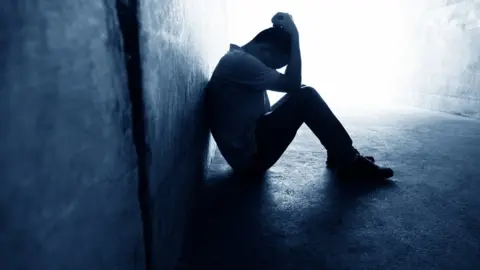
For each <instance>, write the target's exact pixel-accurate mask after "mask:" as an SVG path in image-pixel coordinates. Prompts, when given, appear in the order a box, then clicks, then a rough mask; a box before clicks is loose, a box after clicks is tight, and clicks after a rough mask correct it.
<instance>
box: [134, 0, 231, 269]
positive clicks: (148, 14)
mask: <svg viewBox="0 0 480 270" xmlns="http://www.w3.org/2000/svg"><path fill="white" fill-rule="evenodd" d="M139 21H140V44H141V45H140V55H141V60H142V61H141V62H142V71H143V75H142V76H143V88H144V96H143V99H144V105H145V119H146V127H145V128H146V129H145V130H146V134H145V138H146V145H147V147H146V148H147V152H148V153H147V156H148V158H147V161H146V163H147V176H148V181H149V182H148V205H149V215H150V216H149V219H150V220H151V228H149V229H148V230H149V232H148V234H150V235H151V239H152V240H153V242H152V243H150V245H151V249H150V251H151V265H152V268H153V269H171V268H172V267H173V264H174V263H175V261H176V258H178V256H179V255H180V250H181V243H182V240H183V233H184V228H185V223H186V221H187V218H188V216H189V213H190V210H191V206H192V203H193V200H194V198H195V194H196V191H197V189H198V186H199V185H200V184H201V182H202V177H203V175H204V171H205V168H206V164H207V163H208V162H206V161H208V160H207V159H208V157H209V156H211V152H212V149H214V144H209V142H210V141H212V142H213V140H210V137H209V132H208V129H207V125H206V122H205V118H204V113H203V94H204V91H203V90H204V87H205V85H206V83H207V81H208V79H209V78H210V75H211V73H212V72H213V68H214V67H215V65H216V63H217V62H218V60H219V59H220V57H221V56H222V55H223V54H224V53H225V52H226V50H227V49H228V41H227V28H226V6H225V1H224V0H208V1H191V0H181V1H179V0H143V1H140V6H139ZM209 152H210V154H209ZM166 217H168V218H166Z"/></svg>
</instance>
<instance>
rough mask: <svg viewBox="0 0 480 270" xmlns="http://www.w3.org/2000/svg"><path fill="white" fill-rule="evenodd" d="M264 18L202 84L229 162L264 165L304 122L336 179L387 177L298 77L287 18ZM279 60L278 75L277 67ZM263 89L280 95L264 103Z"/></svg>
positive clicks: (249, 168) (238, 166) (246, 167)
mask: <svg viewBox="0 0 480 270" xmlns="http://www.w3.org/2000/svg"><path fill="white" fill-rule="evenodd" d="M272 23H273V27H271V28H269V29H266V30H264V31H262V32H260V33H259V34H258V35H257V36H256V37H255V38H254V39H253V40H252V41H250V42H249V43H248V44H246V45H244V46H242V47H239V46H236V45H233V44H232V45H231V46H230V50H229V51H228V52H227V53H226V54H225V55H224V56H223V57H222V58H221V60H220V61H219V63H218V65H217V66H216V68H215V71H214V72H213V75H212V78H211V80H210V82H209V85H208V88H207V111H208V116H209V119H210V129H211V131H212V134H213V137H214V139H215V141H216V142H217V145H218V148H219V150H220V152H221V153H222V155H223V156H224V158H225V159H226V161H227V162H228V163H229V165H230V166H231V167H232V168H233V169H234V170H235V171H240V172H265V171H266V170H268V169H269V168H270V167H271V166H272V165H274V164H275V163H276V162H277V160H278V159H279V158H280V156H281V155H282V154H283V153H284V151H285V150H286V149H287V147H288V145H289V144H290V143H291V142H292V140H293V139H294V137H295V135H296V132H297V130H298V129H299V128H300V126H301V125H302V124H303V123H306V124H307V126H308V127H309V128H310V129H311V130H312V131H313V133H314V134H315V135H316V137H317V138H318V139H319V140H320V142H321V143H322V145H323V146H324V147H325V148H326V149H327V153H328V158H327V166H328V167H329V168H331V169H333V170H334V171H335V172H336V173H337V175H338V176H339V177H340V178H351V177H361V178H369V179H382V180H383V179H387V178H389V177H391V176H393V170H392V169H390V168H383V167H379V166H377V165H376V164H375V163H374V160H373V158H372V157H364V156H362V155H360V154H359V153H358V151H357V150H356V149H355V148H354V147H353V145H352V140H351V138H350V136H349V135H348V133H347V131H346V130H345V129H344V127H343V126H342V124H341V123H340V122H339V121H338V119H337V118H336V117H335V115H334V114H333V113H332V111H331V110H330V108H329V107H328V106H327V104H326V103H325V101H324V100H323V99H322V98H321V97H320V95H319V94H318V92H317V91H316V90H315V89H313V88H312V87H308V86H304V85H302V84H301V81H302V76H301V69H302V68H301V67H302V65H301V56H300V46H299V34H298V31H297V27H296V26H295V24H294V22H293V19H292V17H291V16H290V15H289V14H287V13H277V14H276V15H275V16H273V18H272ZM285 65H287V68H286V71H285V74H282V73H279V72H277V69H279V68H282V67H284V66H285ZM267 89H268V90H272V91H278V92H285V93H286V95H285V96H284V97H283V98H282V99H280V100H279V101H278V102H277V103H276V104H274V106H272V107H270V103H269V100H268V97H267V93H266V90H267Z"/></svg>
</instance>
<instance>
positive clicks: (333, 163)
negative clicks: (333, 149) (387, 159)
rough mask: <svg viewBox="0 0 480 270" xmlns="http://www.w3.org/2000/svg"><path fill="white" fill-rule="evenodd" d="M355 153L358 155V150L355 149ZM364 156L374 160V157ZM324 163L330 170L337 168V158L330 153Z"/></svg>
mask: <svg viewBox="0 0 480 270" xmlns="http://www.w3.org/2000/svg"><path fill="white" fill-rule="evenodd" d="M356 153H357V154H358V155H360V154H359V153H358V151H356ZM365 158H366V159H368V160H370V161H371V162H375V158H374V157H372V156H365ZM325 164H326V165H327V168H328V169H331V170H334V169H337V168H338V166H339V162H338V160H337V159H335V158H334V157H333V156H331V155H327V161H326V162H325Z"/></svg>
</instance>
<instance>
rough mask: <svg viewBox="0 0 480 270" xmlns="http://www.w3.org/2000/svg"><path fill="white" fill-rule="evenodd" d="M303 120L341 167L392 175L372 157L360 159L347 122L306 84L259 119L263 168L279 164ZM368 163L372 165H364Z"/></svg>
mask: <svg viewBox="0 0 480 270" xmlns="http://www.w3.org/2000/svg"><path fill="white" fill-rule="evenodd" d="M303 123H306V124H307V126H308V127H309V128H310V129H311V130H312V132H313V133H314V134H315V135H316V136H317V138H318V139H319V140H320V142H321V143H322V145H323V146H324V147H325V148H326V149H327V152H328V153H329V155H333V156H332V158H334V159H335V160H336V161H337V162H336V163H337V165H338V167H339V169H340V171H346V170H343V168H346V169H347V168H348V170H349V171H350V170H353V171H354V172H355V173H362V172H361V171H366V172H367V174H374V175H375V174H376V173H377V174H378V173H379V174H380V176H381V177H390V176H391V175H390V171H391V170H389V169H388V170H389V171H388V172H386V171H382V169H383V168H380V167H378V166H376V165H375V164H373V163H372V162H371V160H369V159H368V158H364V157H361V156H360V159H361V160H358V159H359V158H358V157H359V154H358V152H357V151H356V150H355V148H354V147H353V145H352V139H351V138H350V136H349V135H348V133H347V131H346V130H345V128H344V127H343V125H342V124H341V123H340V121H339V120H338V119H337V118H336V116H335V115H334V114H333V112H332V111H331V110H330V108H329V107H328V105H327V104H326V103H325V101H324V100H323V99H322V98H321V96H320V95H319V94H318V92H317V91H316V90H315V89H313V88H311V87H306V86H304V87H302V88H301V89H299V90H297V91H292V92H291V93H288V94H286V95H285V96H284V97H283V98H282V99H281V100H280V101H278V102H277V103H276V104H274V106H273V107H272V111H271V112H269V113H267V114H266V115H264V116H262V117H260V119H259V120H258V123H257V132H256V136H257V145H258V150H259V152H258V159H259V160H261V164H262V168H264V169H268V168H269V167H271V166H272V165H273V164H275V162H276V161H277V160H278V159H279V158H280V156H281V155H282V154H283V153H284V151H285V150H286V148H287V147H288V145H289V144H290V143H291V141H292V140H293V138H294V137H295V135H296V132H297V130H298V128H299V127H300V126H301V125H302V124H303ZM357 161H359V162H357ZM356 163H361V164H356ZM352 165H355V166H352ZM357 165H360V168H357V167H358V166H357ZM365 166H366V167H368V168H364V167H365ZM359 170H360V171H359ZM344 174H345V173H344ZM392 174H393V172H392Z"/></svg>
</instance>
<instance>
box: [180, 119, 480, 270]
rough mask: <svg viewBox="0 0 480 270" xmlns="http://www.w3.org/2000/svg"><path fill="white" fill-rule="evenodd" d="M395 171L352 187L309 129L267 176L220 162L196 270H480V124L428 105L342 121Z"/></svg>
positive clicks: (195, 239)
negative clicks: (241, 173)
mask: <svg viewBox="0 0 480 270" xmlns="http://www.w3.org/2000/svg"><path fill="white" fill-rule="evenodd" d="M339 118H340V119H341V121H342V122H343V123H344V124H345V126H346V128H347V130H348V131H349V132H350V133H351V136H352V138H353V139H354V141H355V145H356V147H357V148H358V149H359V150H360V151H361V152H362V153H365V154H371V155H374V156H375V157H376V159H377V160H378V163H379V164H385V165H389V166H391V167H392V168H394V170H395V173H396V174H395V177H394V178H393V181H392V182H391V183H389V184H386V185H383V186H374V187H372V186H362V185H356V186H354V185H343V184H339V182H338V181H336V180H335V179H334V177H333V176H332V175H331V174H330V172H329V171H328V170H326V168H325V166H324V161H325V158H326V156H325V151H324V150H323V148H322V147H321V145H320V144H319V142H318V141H317V140H316V138H315V137H314V136H313V135H312V134H311V133H310V131H309V130H308V129H307V127H305V126H303V127H302V128H301V129H300V131H299V132H298V136H297V138H296V140H295V141H294V142H293V144H292V145H291V147H290V148H289V149H288V150H287V151H286V153H285V155H284V156H283V157H282V158H281V159H280V160H279V162H278V163H277V164H276V165H275V166H274V167H273V168H271V170H270V171H269V173H268V174H267V175H266V176H265V179H264V180H263V181H259V182H256V184H250V185H245V184H239V183H246V182H247V181H248V180H249V179H237V178H235V177H231V176H230V171H229V167H228V165H226V163H225V162H224V161H223V159H222V157H221V156H220V155H217V157H216V158H215V160H214V162H213V164H212V167H211V170H210V175H209V177H208V181H207V185H206V188H205V192H204V194H203V200H202V202H201V203H200V204H199V205H198V207H199V209H198V211H197V214H198V216H197V217H196V221H195V223H194V224H193V226H192V230H191V231H190V232H189V236H188V241H187V249H186V253H185V258H184V260H183V261H184V262H183V267H182V268H185V269H211V270H213V269H228V270H234V269H242V270H243V269H278V270H281V269H297V270H300V269H301V270H304V269H312V270H313V269H315V270H318V269H480V194H479V192H480V121H475V120H470V119H465V118H461V117H456V116H450V115H445V114H439V113H433V112H428V111H417V110H387V111H363V112H354V113H353V112H350V113H343V114H340V115H339Z"/></svg>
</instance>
